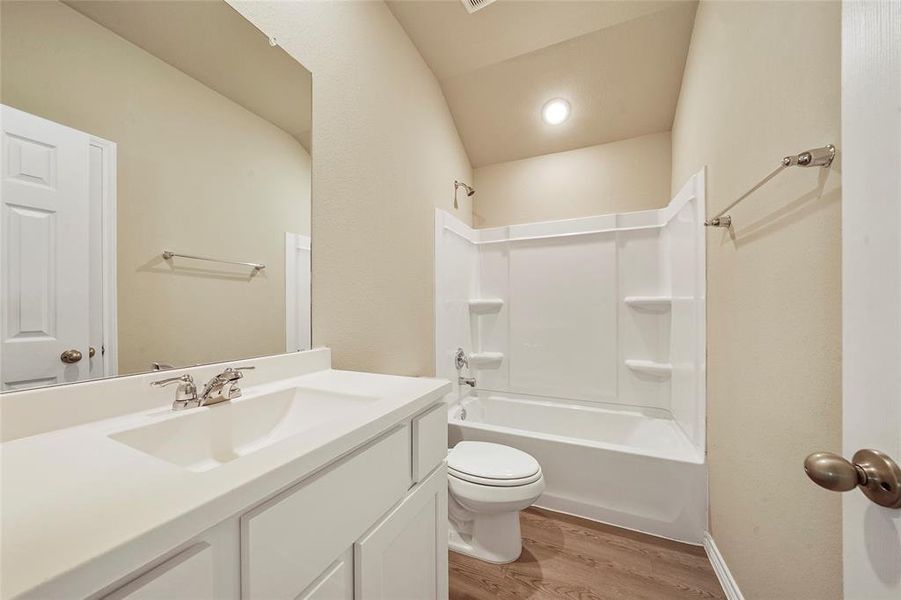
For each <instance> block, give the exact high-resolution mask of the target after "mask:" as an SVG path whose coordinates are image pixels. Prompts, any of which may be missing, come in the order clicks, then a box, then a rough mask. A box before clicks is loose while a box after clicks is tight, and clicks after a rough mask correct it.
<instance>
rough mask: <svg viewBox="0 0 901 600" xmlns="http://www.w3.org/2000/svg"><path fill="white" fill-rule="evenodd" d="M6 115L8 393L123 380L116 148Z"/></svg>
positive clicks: (1, 295) (2, 284) (0, 287)
mask: <svg viewBox="0 0 901 600" xmlns="http://www.w3.org/2000/svg"><path fill="white" fill-rule="evenodd" d="M0 110H2V113H0V117H2V164H3V166H4V172H3V184H2V196H3V197H2V213H0V222H2V238H0V239H2V242H3V247H2V255H3V256H4V257H5V260H4V262H3V268H2V269H0V277H2V281H0V302H2V305H3V307H4V312H5V315H4V318H3V319H2V320H0V331H2V333H0V339H2V358H3V362H2V365H0V366H2V383H3V388H4V389H6V390H15V389H20V388H24V387H34V386H36V385H49V384H55V383H65V382H72V381H79V380H82V379H87V378H92V377H103V376H106V375H111V374H114V373H115V372H116V355H115V350H116V348H115V342H112V343H111V342H110V340H115V338H116V323H115V302H116V297H115V271H114V268H111V267H114V265H115V262H114V261H112V262H111V261H109V260H104V258H103V256H104V250H106V251H107V252H110V251H112V252H113V253H114V252H115V248H114V247H113V248H106V249H105V248H104V244H105V243H109V241H110V240H111V241H112V243H113V244H114V243H115V187H111V186H110V185H109V183H110V180H111V177H113V175H111V174H113V173H115V169H116V145H115V143H112V142H109V141H107V140H103V139H101V138H97V137H94V136H91V135H90V134H88V133H85V132H82V131H78V130H76V129H72V128H70V127H66V126H64V125H60V124H59V123H54V122H52V121H48V120H46V119H42V118H40V117H36V116H34V115H31V114H28V113H26V112H23V111H20V110H16V109H14V108H10V107H8V106H2V107H0ZM112 181H114V179H112ZM85 348H87V349H88V350H87V353H85V352H84V351H83V350H82V349H85Z"/></svg>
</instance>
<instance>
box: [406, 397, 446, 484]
mask: <svg viewBox="0 0 901 600" xmlns="http://www.w3.org/2000/svg"><path fill="white" fill-rule="evenodd" d="M445 458H447V405H446V404H444V403H443V402H439V403H438V405H437V406H434V407H432V408H431V409H429V410H428V411H426V412H424V413H422V414H421V415H419V416H416V417H413V481H414V482H416V483H418V482H420V481H422V480H423V479H425V478H426V477H427V476H428V474H429V473H431V472H432V469H434V468H435V467H437V466H438V465H439V464H441V461H443V460H444V459H445Z"/></svg>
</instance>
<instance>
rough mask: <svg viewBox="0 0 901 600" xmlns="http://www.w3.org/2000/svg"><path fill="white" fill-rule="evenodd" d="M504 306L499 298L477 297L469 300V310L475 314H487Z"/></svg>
mask: <svg viewBox="0 0 901 600" xmlns="http://www.w3.org/2000/svg"><path fill="white" fill-rule="evenodd" d="M503 306H504V301H503V300H501V299H500V298H477V299H473V300H470V301H469V310H470V311H471V312H472V313H474V314H477V315H487V314H490V313H496V312H499V311H500V309H501V307H503Z"/></svg>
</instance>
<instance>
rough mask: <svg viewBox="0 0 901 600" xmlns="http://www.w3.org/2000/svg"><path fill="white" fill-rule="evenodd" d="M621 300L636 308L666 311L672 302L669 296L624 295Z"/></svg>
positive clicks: (649, 310)
mask: <svg viewBox="0 0 901 600" xmlns="http://www.w3.org/2000/svg"><path fill="white" fill-rule="evenodd" d="M623 301H624V302H625V303H626V304H627V305H629V306H631V307H632V308H634V309H636V310H642V311H648V312H666V311H668V310H669V309H670V306H671V305H672V303H673V299H672V298H670V297H669V296H626V297H625V298H624V299H623Z"/></svg>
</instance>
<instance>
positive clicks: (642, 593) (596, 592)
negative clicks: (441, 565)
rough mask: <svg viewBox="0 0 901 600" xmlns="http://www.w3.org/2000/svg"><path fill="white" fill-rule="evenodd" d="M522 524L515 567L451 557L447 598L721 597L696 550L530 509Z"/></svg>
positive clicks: (606, 599)
mask: <svg viewBox="0 0 901 600" xmlns="http://www.w3.org/2000/svg"><path fill="white" fill-rule="evenodd" d="M520 523H521V526H522V537H523V550H522V555H521V556H520V557H519V560H517V561H516V562H513V563H510V564H507V565H493V564H489V563H486V562H482V561H479V560H475V559H473V558H470V557H468V556H463V555H462V554H457V553H456V552H451V553H450V600H496V599H501V600H524V599H525V598H530V599H532V600H633V599H635V600H638V599H641V600H652V599H653V600H657V599H680V598H725V596H724V594H723V590H722V589H721V588H720V585H719V582H718V581H717V579H716V575H715V574H714V572H713V568H712V567H711V566H710V561H708V560H707V555H706V553H705V552H704V549H703V548H701V547H699V546H690V545H688V544H681V543H679V542H673V541H670V540H664V539H661V538H657V537H654V536H650V535H645V534H643V533H636V532H634V531H629V530H626V529H620V528H618V527H613V526H610V525H604V524H601V523H595V522H594V521H588V520H585V519H580V518H578V517H571V516H569V515H564V514H560V513H555V512H551V511H548V510H543V509H539V508H534V507H533V508H530V509H528V510H525V511H523V512H522V514H521V517H520Z"/></svg>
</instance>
